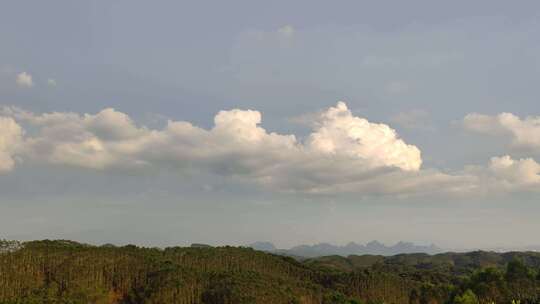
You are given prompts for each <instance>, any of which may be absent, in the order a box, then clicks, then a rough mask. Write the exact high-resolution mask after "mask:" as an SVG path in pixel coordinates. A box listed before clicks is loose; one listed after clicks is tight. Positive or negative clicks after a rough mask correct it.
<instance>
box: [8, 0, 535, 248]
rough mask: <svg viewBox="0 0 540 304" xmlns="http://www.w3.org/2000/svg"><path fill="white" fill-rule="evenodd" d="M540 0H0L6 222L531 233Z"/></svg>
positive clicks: (36, 226)
mask: <svg viewBox="0 0 540 304" xmlns="http://www.w3.org/2000/svg"><path fill="white" fill-rule="evenodd" d="M539 17H540V3H538V2H537V1H520V2H519V3H510V2H508V1H498V0H490V1H474V2H471V1H446V2H436V1H420V0H411V1H380V0H379V1H346V0H344V1H339V2H335V1H317V0H310V1H307V0H299V1H280V0H278V1H265V2H263V1H236V0H233V1H151V2H149V1H133V0H129V1H128V0H118V1H68V0H65V1H60V0H48V1H26V0H20V1H5V2H4V3H2V9H1V10H0V193H2V195H0V238H8V239H22V240H30V239H43V238H52V239H57V238H67V239H74V240H79V241H83V242H90V243H95V244H102V243H108V242H112V243H117V244H127V243H134V244H140V245H146V246H170V245H189V244H190V243H208V244H213V245H222V244H232V245H243V244H248V243H251V242H255V241H271V242H273V243H275V244H276V245H277V246H278V247H290V246H293V245H297V244H313V243H319V242H330V243H334V244H346V243H348V242H351V241H354V242H358V243H366V242H369V241H371V240H375V239H376V240H379V241H381V242H383V243H386V244H393V243H395V242H398V241H401V240H403V241H411V242H416V243H419V244H430V243H435V244H437V245H439V246H440V247H443V248H451V249H456V248H492V247H500V246H504V247H508V248H510V247H520V246H529V245H540V244H539V243H538V240H537V231H539V230H540V221H538V220H537V215H538V214H540V204H539V203H538V201H539V199H540V103H539V100H540V87H539V86H538V80H539V79H540V55H539V54H540V39H538V38H539V37H540V26H539V24H538V20H540V19H539Z"/></svg>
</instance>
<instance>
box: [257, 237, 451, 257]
mask: <svg viewBox="0 0 540 304" xmlns="http://www.w3.org/2000/svg"><path fill="white" fill-rule="evenodd" d="M248 247H251V248H253V249H255V250H260V251H266V252H271V253H276V254H282V255H290V256H299V257H307V258H313V257H320V256H329V255H340V256H344V257H346V256H349V255H365V254H371V255H384V256H391V255H396V254H402V253H427V254H437V253H441V252H443V250H442V249H441V248H439V247H437V246H435V245H433V244H432V245H429V246H422V245H415V244H413V243H409V242H398V243H396V244H395V245H391V246H387V245H385V244H382V243H380V242H378V241H371V242H369V243H367V244H365V245H362V244H357V243H354V242H350V243H348V244H347V245H345V246H338V245H332V244H328V243H319V244H315V245H299V246H295V247H292V248H290V249H278V248H276V246H274V244H272V243H270V242H255V243H253V244H250V245H248Z"/></svg>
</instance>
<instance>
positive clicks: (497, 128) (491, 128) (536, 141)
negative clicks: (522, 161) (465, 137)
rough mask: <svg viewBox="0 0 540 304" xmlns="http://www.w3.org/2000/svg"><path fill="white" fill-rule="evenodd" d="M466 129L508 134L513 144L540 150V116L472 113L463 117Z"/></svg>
mask: <svg viewBox="0 0 540 304" xmlns="http://www.w3.org/2000/svg"><path fill="white" fill-rule="evenodd" d="M463 125H464V127H465V128H466V129H468V130H472V131H475V132H478V133H483V134H491V135H504V134H506V135H508V136H510V137H511V138H512V141H513V144H514V145H515V146H518V147H525V148H531V149H535V150H537V151H540V116H536V117H526V118H524V119H521V118H519V117H518V116H516V115H514V114H512V113H501V114H498V115H494V116H492V115H484V114H477V113H471V114H468V115H467V116H465V118H464V119H463Z"/></svg>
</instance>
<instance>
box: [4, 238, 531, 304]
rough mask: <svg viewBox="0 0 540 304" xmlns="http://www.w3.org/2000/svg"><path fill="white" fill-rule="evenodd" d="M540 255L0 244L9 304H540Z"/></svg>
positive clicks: (71, 243)
mask: <svg viewBox="0 0 540 304" xmlns="http://www.w3.org/2000/svg"><path fill="white" fill-rule="evenodd" d="M2 248H3V249H2ZM539 270H540V254H537V253H505V254H497V253H492V252H472V253H461V254H459V253H446V254H438V255H433V256H430V255H426V254H405V255H397V256H392V257H382V256H349V257H348V258H344V257H340V256H331V257H323V258H316V259H309V260H305V261H302V262H300V261H297V260H295V259H293V258H290V257H284V256H278V255H273V254H269V253H264V252H260V251H255V250H253V249H249V248H237V247H219V248H210V247H205V246H197V247H194V248H181V247H172V248H165V249H158V248H140V247H136V246H133V245H128V246H123V247H115V246H112V245H104V246H90V245H85V244H79V243H76V242H71V241H48V240H46V241H34V242H27V243H24V244H22V246H20V245H19V244H18V243H13V242H12V243H8V242H0V303H183V304H188V303H206V304H243V303H246V304H247V303H261V304H272V303H284V304H291V303H298V304H300V303H305V304H312V303H313V304H346V303H349V304H352V303H413V304H437V303H441V304H442V303H457V304H480V303H512V302H516V303H517V302H518V301H519V302H520V303H523V304H527V303H540V301H539V299H540V274H539Z"/></svg>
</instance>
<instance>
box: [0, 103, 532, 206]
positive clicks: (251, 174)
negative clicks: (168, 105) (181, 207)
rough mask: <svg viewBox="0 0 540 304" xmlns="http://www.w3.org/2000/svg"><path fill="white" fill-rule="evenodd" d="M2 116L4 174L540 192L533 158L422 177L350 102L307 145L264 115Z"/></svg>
mask: <svg viewBox="0 0 540 304" xmlns="http://www.w3.org/2000/svg"><path fill="white" fill-rule="evenodd" d="M0 113H1V116H0V171H3V172H7V171H10V170H13V168H14V166H15V163H16V161H15V159H17V160H18V161H20V162H24V163H26V164H27V165H31V164H34V163H37V164H49V165H57V166H58V165H61V166H72V167H78V168H82V169H91V170H139V171H143V172H144V171H147V170H150V171H151V170H155V169H158V170H174V171H175V172H179V173H180V174H199V173H203V174H208V173H209V174H215V175H220V176H225V177H227V178H231V179H235V180H238V181H241V182H245V183H248V184H254V185H257V186H262V187H264V188H268V189H273V190H277V191H286V192H288V191H293V192H304V193H306V192H307V193H343V192H350V193H358V194H362V195H418V194H440V193H446V194H448V193H452V194H458V195H463V194H471V193H477V192H485V193H488V192H489V191H487V190H490V191H491V189H493V188H494V189H496V190H497V189H498V190H501V189H503V190H505V191H516V190H519V191H522V190H526V191H535V189H538V186H540V175H539V173H540V165H539V164H538V163H536V162H535V161H534V160H533V159H520V160H514V159H512V158H511V157H510V156H503V157H494V158H492V159H491V162H490V163H489V164H488V166H486V167H481V166H471V167H467V168H465V169H464V170H463V171H460V172H454V173H445V172H442V171H440V170H437V169H429V168H428V169H425V168H422V157H421V151H420V149H419V148H418V147H416V146H414V145H411V144H407V143H406V142H405V141H404V140H403V139H401V138H400V137H399V136H398V134H397V133H396V131H395V130H394V129H392V128H391V127H389V126H388V125H385V124H380V123H372V122H369V121H368V120H367V119H365V118H362V117H357V116H354V115H353V113H352V112H351V111H350V110H349V109H348V108H347V105H346V104H345V103H344V102H338V103H337V104H336V105H335V106H333V107H330V108H328V109H326V110H324V111H321V112H319V113H318V114H317V115H311V116H309V117H311V119H312V121H311V122H310V124H311V125H312V132H311V133H310V134H309V135H308V136H306V137H305V138H302V139H298V138H296V136H295V135H292V134H278V133H274V132H268V131H267V130H265V129H264V128H262V127H261V126H260V124H261V122H262V115H261V113H260V112H258V111H254V110H240V109H233V110H228V111H220V112H219V113H217V114H216V115H215V117H214V126H213V127H212V128H211V129H204V128H200V127H197V126H194V125H192V124H191V123H189V122H186V121H168V123H167V125H166V126H165V127H164V128H163V129H149V128H147V127H144V126H139V125H137V124H136V123H135V122H134V121H133V120H132V119H131V118H130V117H129V116H128V115H126V114H125V113H122V112H119V111H116V110H114V109H112V108H107V109H104V110H102V111H100V112H99V113H97V114H83V115H81V114H77V113H66V112H53V113H45V114H34V113H30V112H26V111H24V110H21V109H17V108H4V109H3V110H2V111H1V112H0ZM466 121H470V118H466ZM23 126H24V128H25V129H26V131H23ZM481 126H483V125H481ZM481 126H476V128H477V129H479V130H481V128H482V127H481ZM494 185H495V186H494Z"/></svg>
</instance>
